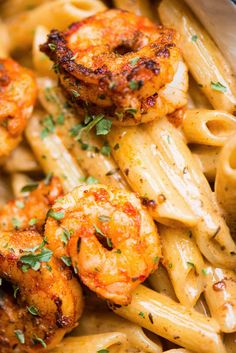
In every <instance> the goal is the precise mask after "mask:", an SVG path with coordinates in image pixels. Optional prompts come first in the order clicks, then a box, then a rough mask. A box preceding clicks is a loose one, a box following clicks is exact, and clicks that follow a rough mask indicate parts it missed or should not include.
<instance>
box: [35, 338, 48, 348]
mask: <svg viewBox="0 0 236 353" xmlns="http://www.w3.org/2000/svg"><path fill="white" fill-rule="evenodd" d="M33 342H34V344H38V343H40V344H41V346H43V348H47V345H46V343H45V342H44V340H43V339H42V338H40V337H37V336H36V335H35V336H34V337H33Z"/></svg>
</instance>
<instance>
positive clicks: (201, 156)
mask: <svg viewBox="0 0 236 353" xmlns="http://www.w3.org/2000/svg"><path fill="white" fill-rule="evenodd" d="M189 148H190V150H191V152H192V154H193V156H194V157H195V158H196V160H197V162H198V163H199V168H200V169H201V170H202V172H203V174H204V175H205V177H206V178H207V180H208V181H210V182H213V181H215V176H216V168H217V164H218V160H219V154H220V151H221V147H212V146H203V145H190V146H189Z"/></svg>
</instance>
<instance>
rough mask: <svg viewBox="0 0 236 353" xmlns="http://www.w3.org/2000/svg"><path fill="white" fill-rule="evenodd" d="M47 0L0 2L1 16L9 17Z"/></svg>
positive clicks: (9, 0)
mask: <svg viewBox="0 0 236 353" xmlns="http://www.w3.org/2000/svg"><path fill="white" fill-rule="evenodd" d="M46 1H48V0H7V1H2V2H1V3H0V12H1V16H2V17H10V16H13V15H15V14H17V13H19V12H22V11H29V10H32V9H34V8H35V7H37V6H39V5H41V4H42V3H44V2H46Z"/></svg>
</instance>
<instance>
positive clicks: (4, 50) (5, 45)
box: [0, 19, 10, 58]
mask: <svg viewBox="0 0 236 353" xmlns="http://www.w3.org/2000/svg"><path fill="white" fill-rule="evenodd" d="M0 38H1V40H0V58H6V57H7V56H8V52H9V45H10V43H9V38H8V33H7V28H6V25H5V24H4V22H2V20H1V19H0Z"/></svg>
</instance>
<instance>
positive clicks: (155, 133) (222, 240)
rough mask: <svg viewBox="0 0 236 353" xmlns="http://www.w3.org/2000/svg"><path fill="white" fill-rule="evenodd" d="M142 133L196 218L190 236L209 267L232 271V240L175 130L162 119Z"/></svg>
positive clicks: (209, 192) (201, 176) (188, 152)
mask: <svg viewBox="0 0 236 353" xmlns="http://www.w3.org/2000/svg"><path fill="white" fill-rule="evenodd" d="M145 130H146V131H147V132H148V133H149V134H150V136H151V137H152V141H153V142H154V143H155V145H156V146H157V149H158V151H159V153H161V154H162V159H163V160H164V161H165V163H166V165H167V167H169V173H171V174H172V182H173V184H174V185H175V188H177V190H178V191H179V193H180V194H182V195H184V196H185V198H184V199H185V201H186V202H188V205H189V207H190V208H191V209H192V210H193V212H195V215H196V216H198V217H199V222H198V223H197V225H196V226H195V227H193V235H194V236H195V238H196V242H197V245H198V246H199V248H200V250H201V252H202V253H203V255H204V256H205V257H206V258H207V259H209V261H210V262H211V263H213V264H219V265H221V266H225V265H226V263H227V266H229V267H230V268H234V267H235V261H236V259H235V257H234V255H233V254H234V252H235V244H234V241H233V239H232V238H231V236H230V232H229V229H228V228H227V226H226V224H225V222H224V219H223V218H222V217H221V215H220V211H219V209H218V208H217V205H216V203H215V201H214V197H213V194H212V192H211V189H210V187H209V184H208V183H207V181H206V179H205V178H204V176H203V174H202V173H201V170H200V169H199V167H198V164H196V161H195V160H194V159H193V158H192V155H191V153H190V151H189V149H188V148H187V146H186V144H185V143H184V141H183V139H182V137H181V135H180V134H179V133H178V130H176V129H175V128H174V127H173V126H172V125H171V124H170V123H168V121H167V120H166V119H162V120H160V121H158V122H157V123H156V122H154V123H150V124H148V126H147V127H145ZM173 166H174V168H173ZM174 178H175V179H174ZM216 231H217V234H216V235H215V233H216ZM212 237H213V238H212ZM220 247H223V249H224V250H222V248H220ZM225 250H226V251H225ZM224 251H225V252H224Z"/></svg>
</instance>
